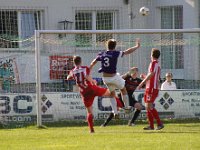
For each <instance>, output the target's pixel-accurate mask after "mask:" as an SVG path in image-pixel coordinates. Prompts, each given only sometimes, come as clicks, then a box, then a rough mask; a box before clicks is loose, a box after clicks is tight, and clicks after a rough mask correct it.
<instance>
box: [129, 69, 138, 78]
mask: <svg viewBox="0 0 200 150" xmlns="http://www.w3.org/2000/svg"><path fill="white" fill-rule="evenodd" d="M138 71H139V69H138V68H137V67H132V68H131V69H130V70H129V74H130V75H131V76H132V77H137V76H138Z"/></svg>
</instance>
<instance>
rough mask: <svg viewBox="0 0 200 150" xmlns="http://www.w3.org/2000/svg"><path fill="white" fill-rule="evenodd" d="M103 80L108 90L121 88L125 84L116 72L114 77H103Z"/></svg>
mask: <svg viewBox="0 0 200 150" xmlns="http://www.w3.org/2000/svg"><path fill="white" fill-rule="evenodd" d="M102 79H103V82H104V84H105V85H106V86H107V88H108V89H109V90H110V92H112V91H114V90H115V89H120V90H121V89H123V88H124V86H125V80H124V79H123V78H122V77H121V76H120V74H119V73H117V74H116V75H115V76H114V77H103V78H102Z"/></svg>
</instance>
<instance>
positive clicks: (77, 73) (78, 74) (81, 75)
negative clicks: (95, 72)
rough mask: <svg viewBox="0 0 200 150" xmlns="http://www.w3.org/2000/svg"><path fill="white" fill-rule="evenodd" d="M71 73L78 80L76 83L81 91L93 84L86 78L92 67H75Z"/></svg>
mask: <svg viewBox="0 0 200 150" xmlns="http://www.w3.org/2000/svg"><path fill="white" fill-rule="evenodd" d="M71 73H72V75H73V78H74V79H75V80H76V84H77V85H78V86H79V88H80V89H81V92H85V90H86V89H87V88H88V87H90V86H91V83H90V82H89V81H88V80H87V79H86V78H85V77H86V76H87V75H89V74H90V69H89V68H88V67H87V66H79V67H75V68H74V69H72V70H71Z"/></svg>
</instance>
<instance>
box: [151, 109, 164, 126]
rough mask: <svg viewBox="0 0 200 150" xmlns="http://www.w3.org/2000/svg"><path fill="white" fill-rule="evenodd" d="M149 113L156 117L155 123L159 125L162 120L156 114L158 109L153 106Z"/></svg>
mask: <svg viewBox="0 0 200 150" xmlns="http://www.w3.org/2000/svg"><path fill="white" fill-rule="evenodd" d="M151 113H152V115H153V117H154V118H155V119H156V121H157V124H158V125H161V124H162V122H161V121H160V117H159V115H158V111H157V110H156V109H155V108H153V109H151Z"/></svg>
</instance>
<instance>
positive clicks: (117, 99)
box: [115, 97, 123, 108]
mask: <svg viewBox="0 0 200 150" xmlns="http://www.w3.org/2000/svg"><path fill="white" fill-rule="evenodd" d="M115 99H116V101H117V107H120V108H122V107H123V104H122V102H121V101H120V100H119V98H118V97H115Z"/></svg>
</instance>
